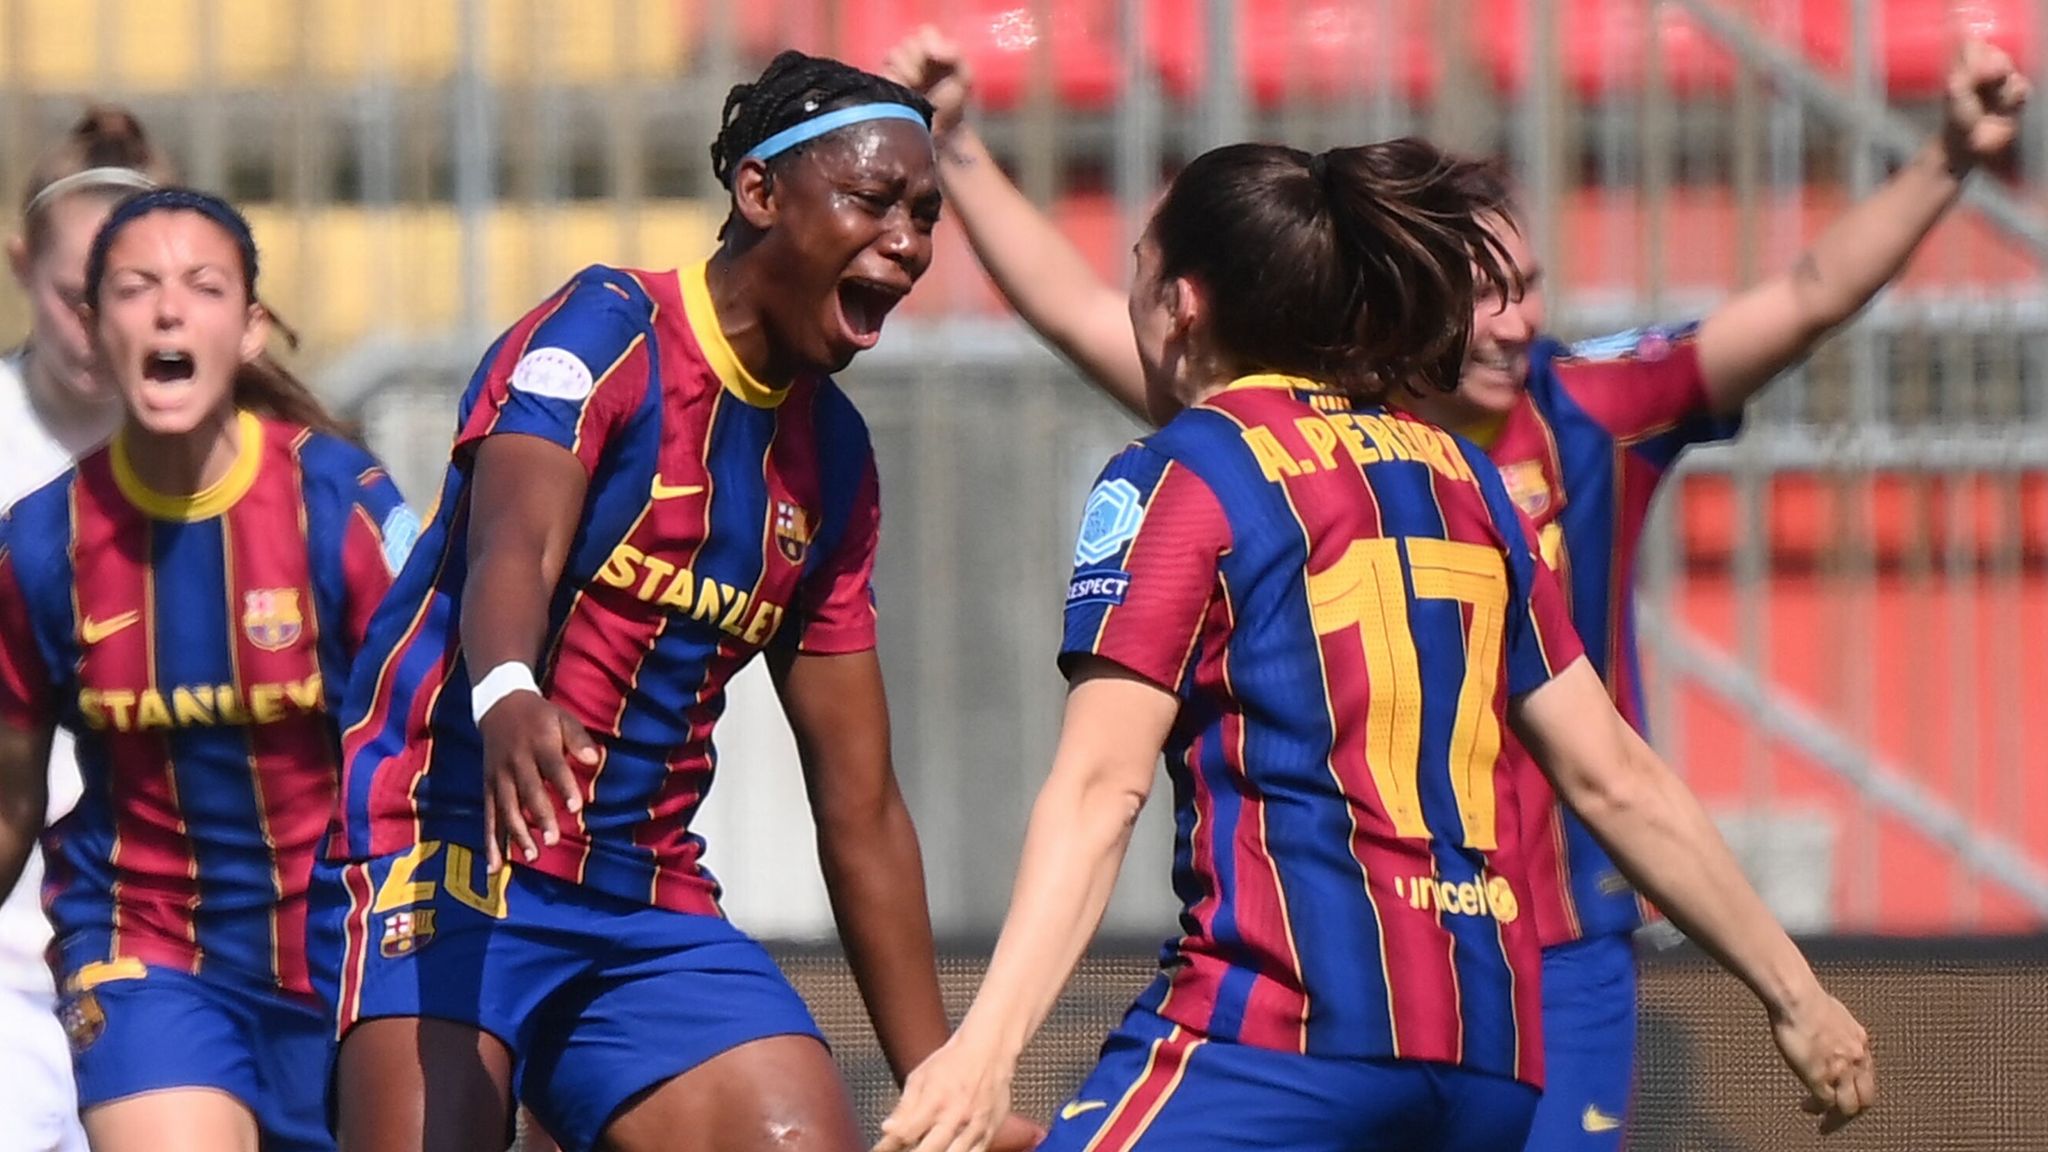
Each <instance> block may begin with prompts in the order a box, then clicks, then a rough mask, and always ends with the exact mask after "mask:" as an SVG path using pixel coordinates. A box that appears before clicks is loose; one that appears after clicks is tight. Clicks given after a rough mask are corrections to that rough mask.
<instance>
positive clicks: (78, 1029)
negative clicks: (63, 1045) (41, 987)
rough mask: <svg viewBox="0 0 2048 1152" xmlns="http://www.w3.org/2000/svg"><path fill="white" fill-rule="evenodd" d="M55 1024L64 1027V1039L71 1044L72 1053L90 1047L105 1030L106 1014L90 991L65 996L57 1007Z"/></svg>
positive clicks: (97, 998) (96, 997) (98, 1000)
mask: <svg viewBox="0 0 2048 1152" xmlns="http://www.w3.org/2000/svg"><path fill="white" fill-rule="evenodd" d="M57 1022H58V1023H59V1024H61V1025H63V1026H64V1037H65V1039H67V1040H69V1041H70V1042H71V1050H72V1051H73V1052H83V1051H85V1050H86V1049H87V1048H90V1047H92V1042H93V1041H95V1040H97V1039H99V1038H100V1033H102V1032H105V1031H106V1030H107V1014H106V1012H105V1010H104V1009H102V1008H101V1007H100V999H99V997H98V996H95V995H93V993H92V990H91V989H87V990H85V991H83V992H80V993H78V994H77V995H74V996H66V997H65V998H64V1000H63V1002H62V1003H60V1004H59V1005H58V1006H57Z"/></svg>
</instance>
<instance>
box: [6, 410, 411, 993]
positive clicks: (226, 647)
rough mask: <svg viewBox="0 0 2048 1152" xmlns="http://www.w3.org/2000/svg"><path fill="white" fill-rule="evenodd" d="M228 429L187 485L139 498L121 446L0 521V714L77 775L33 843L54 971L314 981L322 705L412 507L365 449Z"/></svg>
mask: <svg viewBox="0 0 2048 1152" xmlns="http://www.w3.org/2000/svg"><path fill="white" fill-rule="evenodd" d="M240 419H241V422H242V426H241V438H242V443H241V450H240V452H239V454H238V456H237V458H236V460H235V462H234V464H233V466H232V467H231V468H230V470H229V472H228V474H227V475H226V476H225V477H224V478H223V479H222V480H220V482H218V483H216V484H214V485H212V486H210V487H208V488H207V489H205V490H204V491H201V492H199V493H197V494H196V495H192V496H182V497H180V496H168V495H165V494H163V493H159V492H156V491H153V490H151V489H150V488H149V487H148V485H147V484H145V483H144V482H143V480H142V479H141V478H140V477H139V476H137V475H136V474H135V472H134V470H133V469H132V468H130V467H129V465H128V457H127V456H126V455H125V453H124V451H123V447H122V441H121V440H120V438H119V437H116V438H115V440H114V441H113V442H112V443H110V444H109V445H107V446H106V447H103V448H101V449H99V450H97V451H95V452H93V453H92V454H90V455H88V456H86V457H84V458H83V459H82V460H80V461H79V463H78V464H77V466H76V467H75V468H73V469H71V470H69V471H67V472H66V473H64V474H63V475H61V476H59V477H58V478H57V479H55V480H53V481H51V482H50V483H49V484H47V485H45V486H44V487H42V488H40V489H38V490H37V491H35V492H34V493H32V494H30V495H28V496H26V497H23V498H22V499H21V500H20V501H19V502H18V503H16V504H15V505H14V506H13V507H12V508H11V509H9V511H8V513H7V516H6V519H5V521H4V524H0V720H4V721H5V722H6V723H8V724H12V725H15V726H17V727H21V728H29V729H34V728H39V727H44V726H52V727H54V726H62V727H63V728H65V729H68V730H69V731H70V732H71V733H72V734H73V735H74V736H75V737H76V740H77V749H78V765H79V769H80V773H81V775H82V776H83V778H84V784H85V792H84V795H83V797H82V798H81V799H80V801H79V803H78V806H77V807H76V808H75V809H73V810H72V812H71V813H70V814H69V815H68V816H66V817H64V818H63V819H62V820H60V821H58V822H57V823H56V824H55V825H54V826H53V827H51V828H50V829H49V830H48V832H47V833H46V834H45V837H44V850H45V852H46V854H47V856H48V860H49V869H48V875H47V879H46V881H45V885H44V899H45V907H46V910H47V911H48V913H49V916H50V920H51V924H52V926H53V927H54V928H55V929H56V932H57V946H56V947H57V953H58V961H57V964H58V967H59V969H60V971H59V973H58V975H59V977H60V978H68V977H74V976H78V975H79V974H80V972H81V970H82V969H85V968H86V967H87V966H89V965H92V964H99V963H126V964H133V963H135V962H138V961H139V962H141V963H144V964H153V965H159V966H164V967H169V968H175V969H178V970H180V971H184V972H190V973H196V974H204V975H206V976H209V977H219V978H222V979H224V980H228V981H234V982H239V983H242V984H245V985H249V986H272V987H277V988H282V989H284V990H286V991H289V992H293V993H299V994H304V995H308V996H310V995H311V994H312V986H311V985H310V984H309V983H308V979H307V973H306V952H305V941H306V931H305V928H306V884H307V879H308V876H309V874H310V872H311V870H312V866H313V853H314V851H315V850H316V849H317V847H318V844H319V840H320V836H321V834H322V833H324V832H325V831H326V829H327V826H328V822H329V820H331V819H332V817H333V814H334V802H335V789H336V784H337V781H338V779H339V775H340V758H339V753H340V745H339V740H338V736H339V730H338V728H337V726H336V724H335V720H334V717H335V715H336V714H337V713H338V712H339V710H340V705H341V694H342V690H343V688H344V686H345V685H346V684H347V683H348V670H349V664H350V662H351V661H352V660H353V659H354V658H355V656H356V653H357V651H358V650H359V648H360V647H361V642H362V638H363V635H364V632H365V630H366V629H367V627H368V625H369V621H370V618H371V613H372V612H373V610H374V609H375V607H376V605H377V602H378V600H379V599H380V598H381V597H382V596H383V594H384V591H385V589H386V588H387V587H389V585H390V582H391V572H392V569H393V568H394V567H395V562H396V561H399V560H400V559H401V558H402V555H403V553H404V551H405V550H406V549H407V548H409V547H410V545H411V542H412V540H413V538H414V536H415V535H416V534H417V531H418V521H417V520H415V519H413V516H412V513H411V512H410V511H408V510H407V509H406V507H405V505H404V503H403V502H402V501H401V500H400V499H399V495H398V489H397V487H396V486H394V485H393V484H392V482H391V480H390V478H389V477H387V476H386V475H385V473H384V470H383V468H382V467H380V466H379V465H378V464H377V462H376V461H375V460H374V459H372V458H371V456H370V455H369V454H368V453H367V452H364V451H363V450H362V449H361V448H358V447H357V446H355V445H354V444H351V443H348V442H347V441H344V440H340V439H337V438H335V437H333V436H329V435H325V434H322V433H316V432H313V431H311V430H309V429H306V428H304V427H301V426H299V425H295V424H288V423H283V422H280V421H275V420H265V419H259V418H257V417H256V416H254V415H251V414H248V413H243V414H242V416H241V418H240Z"/></svg>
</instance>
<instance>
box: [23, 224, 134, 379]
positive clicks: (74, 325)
mask: <svg viewBox="0 0 2048 1152" xmlns="http://www.w3.org/2000/svg"><path fill="white" fill-rule="evenodd" d="M112 206H113V202H112V200H111V199H110V198H109V197H108V196H107V195H105V194H100V193H88V192H83V191H81V192H77V193H73V194H71V195H68V196H64V197H63V198H62V199H59V200H57V201H56V202H55V203H52V204H49V205H47V206H45V207H44V208H43V209H42V211H43V213H44V214H45V215H44V221H45V223H46V225H47V226H48V231H47V233H46V234H45V237H44V243H43V247H42V251H40V252H31V253H29V256H28V264H27V266H26V267H25V268H23V269H22V276H21V287H22V291H23V292H25V293H26V294H27V295H28V300H29V308H30V319H29V350H30V351H29V354H30V355H31V356H33V357H34V358H35V359H36V360H37V361H39V362H40V363H41V364H43V365H44V366H46V367H49V368H52V369H55V377H56V379H57V380H59V381H60V382H62V384H63V385H64V386H65V387H67V388H69V389H70V390H71V391H72V392H74V393H76V394H77V395H78V396H79V397H80V398H82V399H87V400H98V399H99V398H100V397H102V396H106V395H108V394H109V389H108V385H107V383H106V381H105V380H104V379H103V378H102V377H101V376H100V375H99V373H98V372H97V371H95V368H96V362H95V360H94V358H93V352H92V338H91V336H90V335H89V334H88V333H87V332H86V330H85V323H84V322H83V321H82V320H81V319H80V318H79V315H78V307H79V305H80V304H82V303H84V301H85V257H86V253H87V252H88V251H90V250H91V248H92V238H93V234H94V233H96V232H98V231H99V230H100V224H101V223H102V222H104V221H105V220H106V218H107V212H108V210H109V209H110V208H112Z"/></svg>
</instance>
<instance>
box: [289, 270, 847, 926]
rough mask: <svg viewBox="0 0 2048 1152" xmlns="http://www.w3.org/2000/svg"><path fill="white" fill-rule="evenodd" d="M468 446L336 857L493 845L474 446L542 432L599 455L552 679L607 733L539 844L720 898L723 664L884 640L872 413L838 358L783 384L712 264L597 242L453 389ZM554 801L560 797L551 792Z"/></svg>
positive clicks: (353, 759)
mask: <svg viewBox="0 0 2048 1152" xmlns="http://www.w3.org/2000/svg"><path fill="white" fill-rule="evenodd" d="M459 420H460V424H459V429H460V430H459V432H458V434H457V438H456V441H455V452H454V459H453V462H452V463H451V466H450V468H449V470H448V474H447V479H446V481H445V483H444V485H443V487H442V490H441V497H440V503H439V505H438V511H437V512H436V514H435V515H434V516H433V517H432V519H431V522H430V523H429V524H428V525H427V527H426V529H425V530H424V531H423V533H422V535H421V537H420V544H419V547H418V549H417V550H416V551H415V552H414V554H413V559H412V563H411V564H410V565H409V566H408V567H407V568H406V569H405V570H404V571H403V572H401V573H400V574H399V577H398V582H397V585H396V586H395V587H394V588H393V590H392V592H391V595H390V596H389V597H388V598H387V599H386V600H385V604H384V608H383V609H382V610H381V611H380V612H379V613H378V616H377V618H376V620H375V621H374V622H373V624H372V625H371V629H370V639H369V642H368V645H367V651H368V655H367V657H366V658H365V659H364V660H363V661H361V662H360V663H359V664H358V665H357V668H356V673H355V679H354V681H353V682H352V683H351V685H350V687H349V693H348V704H347V710H346V715H345V717H344V723H345V725H346V728H345V733H344V737H343V744H344V749H345V757H346V767H345V771H344V784H343V790H344V807H343V811H342V817H341V821H340V823H339V825H338V827H337V830H336V834H335V839H334V840H333V841H332V842H331V843H330V844H329V846H328V849H327V851H328V853H329V855H330V857H333V858H338V859H366V858H369V857H373V856H381V855H384V854H386V853H390V852H395V851H400V850H404V849H409V848H411V847H412V846H414V845H415V844H418V843H424V842H427V841H440V842H447V843H450V844H453V845H458V846H462V847H464V848H466V849H468V850H469V851H471V852H474V851H478V850H481V849H482V847H483V827H484V825H483V808H482V803H483V778H482V774H481V773H482V747H481V740H480V738H479V736H478V734H477V729H476V725H475V723H474V722H473V721H472V720H471V718H470V696H469V686H470V680H471V670H470V669H469V668H468V667H466V666H465V664H464V661H463V658H462V648H461V636H460V634H459V626H460V621H461V599H462V595H463V585H464V583H465V581H466V579H467V577H468V565H467V557H466V537H467V532H466V525H467V523H468V520H469V516H470V515H471V512H472V509H471V506H470V497H469V487H468V485H469V469H468V461H469V459H470V458H471V457H472V454H473V452H474V449H475V448H476V446H477V444H478V443H479V442H480V441H482V440H483V439H484V438H485V437H487V436H503V435H517V436H537V437H540V438H541V439H544V440H547V441H550V442H551V443H554V444H558V445H560V446H561V447H562V448H563V449H565V450H567V451H570V452H573V453H575V455H576V458H577V460H578V461H579V462H581V464H582V465H583V468H584V470H585V472H586V473H587V474H588V476H589V478H590V479H589V488H588V491H587V494H586V495H585V497H584V503H583V512H582V519H581V522H580V523H579V524H578V526H577V529H576V533H575V536H574V538H573V540H572V541H571V544H570V548H569V553H568V557H567V561H566V564H565V565H564V568H563V571H562V575H561V577H560V579H559V580H558V581H557V582H556V584H555V587H554V590H553V599H552V602H551V608H550V612H549V619H548V629H547V642H546V644H545V647H544V648H543V650H542V651H539V652H536V653H534V654H533V662H534V668H535V670H536V675H537V677H538V679H539V681H540V684H541V688H542V691H543V692H545V693H546V695H547V697H548V698H549V699H550V700H552V701H554V702H555V703H556V704H558V705H560V706H561V707H562V708H563V709H565V710H567V711H568V712H569V713H570V714H571V715H573V716H574V717H575V718H576V719H577V720H578V721H580V722H581V723H582V724H583V725H584V726H585V727H586V728H588V729H589V730H590V733H591V735H592V737H593V738H594V739H595V740H596V741H597V743H598V745H599V747H600V749H601V751H602V757H601V760H600V762H599V763H598V764H597V765H596V766H594V767H590V766H584V765H580V764H579V765H575V766H574V767H575V771H576V773H577V776H578V779H579V781H580V783H581V785H582V790H583V797H584V801H585V803H584V807H583V809H582V811H581V812H580V813H577V814H574V815H571V814H569V813H567V812H566V811H562V812H560V813H558V815H559V816H560V817H561V821H562V832H563V834H562V839H561V841H560V842H559V843H557V844H555V845H553V846H551V847H546V848H543V849H542V851H541V855H540V858H539V859H538V860H536V861H534V862H533V863H532V864H531V865H530V866H531V867H534V868H538V869H539V870H541V871H542V872H545V873H547V874H549V875H551V876H556V877H560V878H562V879H566V880H570V881H573V882H576V883H580V884H586V885H589V886H590V887H592V888H594V889H597V890H599V891H603V892H607V893H611V894H613V895H616V896H620V897H622V898H625V899H629V900H635V901H640V902H643V903H649V904H653V905H656V906H659V907H665V908H674V909H678V910H682V911H687V912H697V913H703V914H716V913H717V912H718V906H717V895H718V893H717V886H716V883H715V882H714V880H713V879H712V877H711V875H710V874H709V872H707V871H706V870H705V869H704V868H703V867H702V865H701V864H700V862H699V860H700V856H701V855H702V852H703V847H704V845H703V842H702V840H701V839H699V838H698V837H696V836H695V835H693V834H692V833H691V831H690V823H691V820H692V818H693V816H694V815H695V813H696V811H697V808H698V805H699V804H700V803H701V802H702V800H703V798H704V794H705V791H706V789H708V788H709V787H710V785H711V778H712V770H713V765H714V752H713V749H712V740H711V732H712V726H713V724H714V723H716V721H717V720H718V717H719V714H720V713H721V712H722V711H723V710H724V706H725V687H726V683H727V682H728V681H729V680H730V679H731V677H732V675H733V673H735V672H737V671H738V670H739V669H740V668H741V666H743V665H744V664H746V662H747V661H748V660H750V659H752V658H753V656H754V654H755V653H757V652H759V651H761V650H762V649H763V648H765V647H767V646H769V645H771V644H773V645H783V646H786V647H787V648H791V649H796V650H800V651H804V652H816V653H843V652H857V651H865V650H867V649H869V648H872V647H873V646H874V642H875V610H874V595H873V589H872V586H871V574H872V570H873V565H874V553H875V542H876V532H877V529H878V523H879V519H880V505H879V503H878V500H877V495H876V473H875V461H874V453H873V450H872V449H871V447H870V445H869V442H868V433H867V428H866V425H865V424H864V423H863V422H862V420H861V418H860V414H859V413H858V412H857V411H856V410H855V409H854V407H853V404H852V403H851V402H850V401H849V400H848V399H847V398H846V396H845V394H844V393H842V392H841V391H840V390H839V389H838V387H837V386H836V385H834V384H833V383H832V381H831V380H830V379H828V378H826V377H824V376H822V375H806V376H803V377H799V378H798V379H797V380H795V381H794V382H792V383H790V384H789V385H788V386H786V387H783V388H771V387H769V386H767V385H765V384H763V383H762V382H760V381H759V380H757V379H755V378H754V377H753V376H752V375H750V374H749V373H748V371H747V369H746V368H745V367H744V366H743V365H742V364H741V363H740V361H739V360H738V358H737V357H736V356H735V355H734V354H733V351H732V349H731V347H730V346H729V345H728V344H727V342H726V339H725V336H724V334H723V333H722V332H721V330H720V328H719V322H718V316H717V315H716V313H715V312H714V310H713V305H712V301H711V293H710V290H709V288H708V286H707V284H706V280H705V268H704V266H702V265H699V266H697V267H695V268H692V269H689V270H687V271H684V272H682V273H680V274H679V273H676V272H661V273H654V272H635V271H626V270H621V269H615V268H607V267H602V266H599V267H592V268H589V269H586V270H585V271H583V272H581V273H579V274H578V275H577V276H576V277H575V278H574V279H572V280H571V281H570V282H569V283H568V284H567V285H566V286H565V287H563V288H562V289H561V290H560V291H559V292H557V293H556V294H555V295H554V296H553V297H552V298H550V299H549V300H547V301H546V302H545V303H543V304H542V305H541V306H540V307H538V308H536V309H534V310H533V311H532V312H530V313H528V314H527V315H526V317H525V318H524V319H522V320H520V321H519V322H518V323H517V324H515V325H513V326H512V328H511V330H510V331H508V332H507V333H506V334H505V335H504V336H502V337H501V338H499V340H498V341H497V343H496V344H495V345H494V346H493V347H492V348H491V350H490V351H489V352H488V353H487V354H486V355H485V357H484V359H483V362H482V364H481V365H480V366H479V367H478V369H477V371H476V374H475V376H474V377H473V378H472V379H471V381H470V385H469V388H468V390H467V391H466V392H465V393H464V395H463V397H462V406H461V413H460V417H459ZM557 803H558V804H559V801H557Z"/></svg>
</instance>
